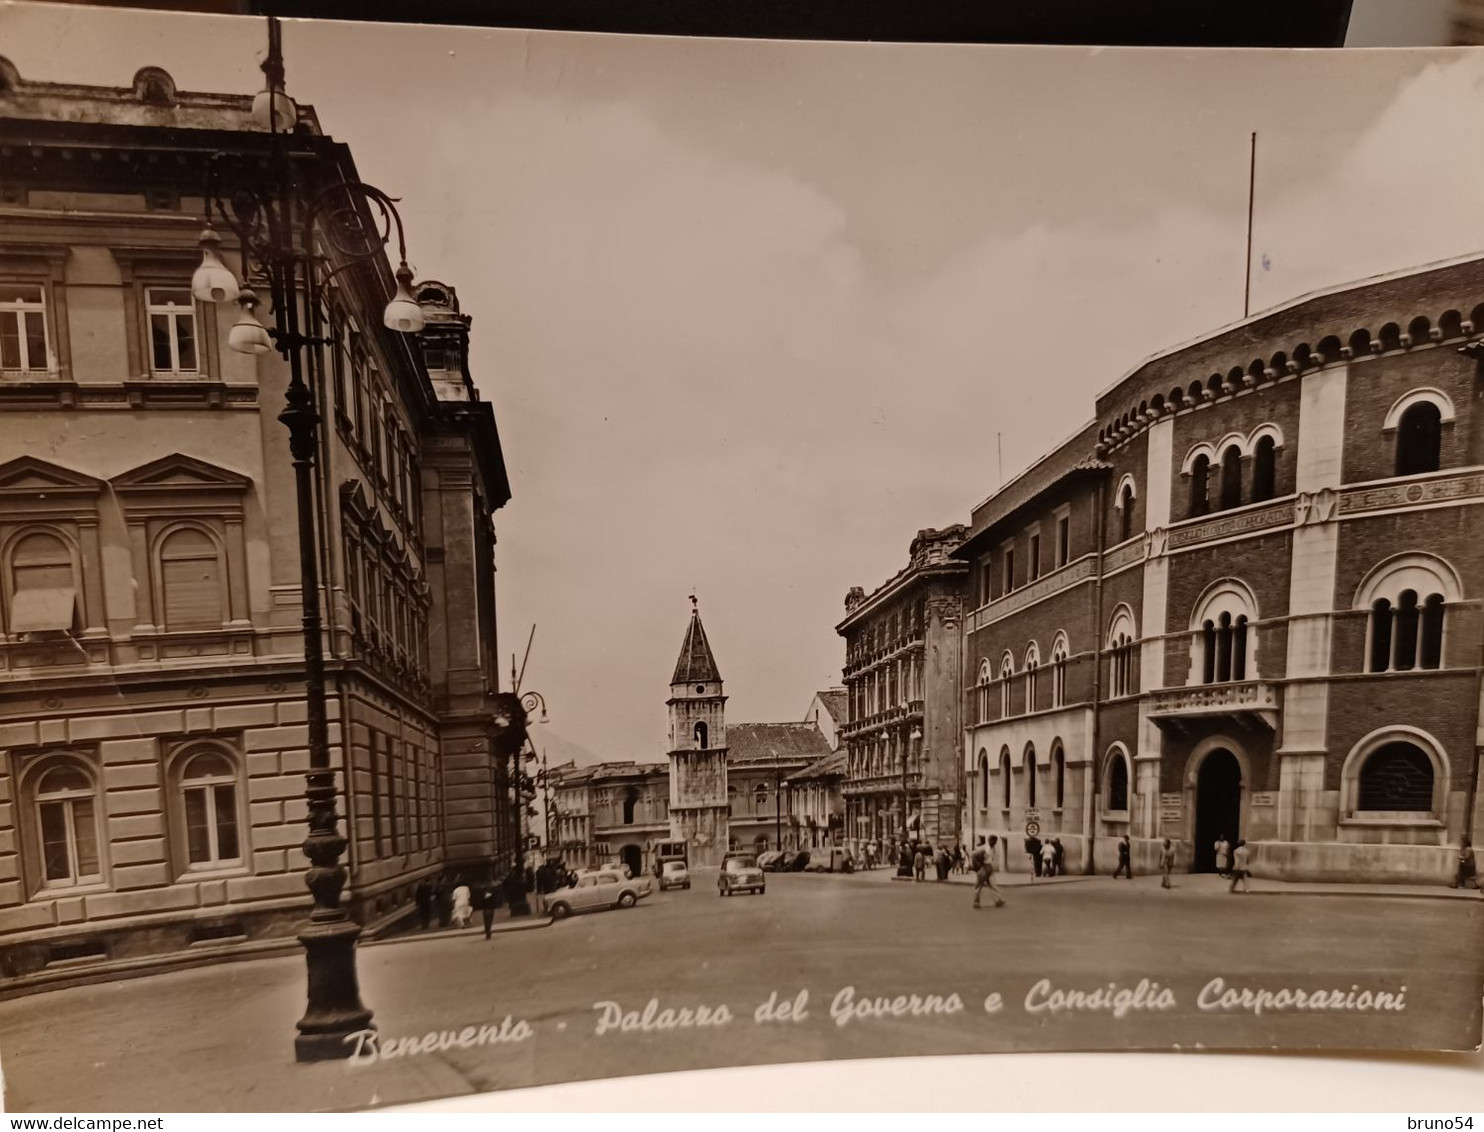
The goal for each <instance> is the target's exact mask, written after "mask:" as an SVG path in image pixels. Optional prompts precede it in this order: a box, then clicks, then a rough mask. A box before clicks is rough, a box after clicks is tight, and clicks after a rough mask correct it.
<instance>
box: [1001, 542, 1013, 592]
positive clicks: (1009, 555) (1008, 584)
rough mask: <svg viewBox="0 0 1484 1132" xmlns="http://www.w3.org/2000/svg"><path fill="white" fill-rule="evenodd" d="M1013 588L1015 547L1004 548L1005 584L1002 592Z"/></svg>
mask: <svg viewBox="0 0 1484 1132" xmlns="http://www.w3.org/2000/svg"><path fill="white" fill-rule="evenodd" d="M1014 588H1015V548H1014V547H1012V546H1007V547H1006V548H1005V585H1004V589H1003V592H1004V593H1009V592H1010V591H1011V590H1013V589H1014Z"/></svg>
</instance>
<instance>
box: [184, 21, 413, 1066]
mask: <svg viewBox="0 0 1484 1132" xmlns="http://www.w3.org/2000/svg"><path fill="white" fill-rule="evenodd" d="M263 73H264V74H265V75H266V76H267V80H268V84H267V87H266V88H265V89H264V90H263V91H262V92H261V93H259V94H258V96H257V97H256V98H255V99H254V101H253V108H252V118H253V122H254V124H255V125H257V126H258V127H259V128H260V129H262V130H266V131H267V132H268V134H269V155H268V160H267V162H266V163H264V162H262V161H261V160H260V159H259V158H258V157H256V156H245V155H244V156H243V157H242V158H240V159H236V160H235V161H234V159H233V157H231V156H230V155H227V154H223V153H218V154H216V155H214V156H213V158H212V160H211V162H210V165H209V172H208V179H207V186H206V194H205V196H206V230H205V231H204V232H202V234H201V266H200V267H198V268H197V269H196V272H195V275H194V276H193V277H192V279H191V292H192V294H193V295H194V296H195V297H196V299H198V300H199V301H200V302H203V303H211V304H215V303H227V302H236V303H237V304H238V306H239V308H240V309H241V315H240V317H239V318H238V320H237V324H236V325H235V326H233V327H232V329H231V331H230V333H229V334H228V336H227V344H228V345H229V346H230V347H231V348H232V349H233V350H236V351H238V352H239V353H244V354H266V353H268V352H269V351H270V350H276V351H277V352H278V353H279V354H280V355H281V356H282V357H283V358H284V360H285V361H287V362H288V364H289V385H288V391H287V394H286V398H285V399H286V401H287V406H286V407H285V409H284V410H283V412H282V413H280V414H279V418H278V419H279V420H280V421H282V422H283V423H284V425H286V426H287V427H288V430H289V450H290V452H291V453H292V455H293V463H294V484H295V499H296V503H297V507H298V520H299V589H300V596H301V602H302V608H303V626H304V684H305V696H306V700H307V716H308V732H309V771H308V774H307V775H306V778H307V786H306V789H305V792H304V794H305V799H306V801H307V803H308V809H309V835H308V838H307V839H306V840H305V842H304V854H305V856H307V857H308V858H309V861H310V867H309V869H308V871H307V873H306V876H305V883H306V884H307V885H308V887H309V891H310V893H311V894H312V896H313V898H314V907H313V910H312V911H311V912H310V915H309V923H308V924H307V925H305V927H304V929H303V930H302V931H301V932H300V933H299V942H300V943H302V944H303V945H304V954H305V962H306V965H307V967H308V975H309V986H308V1005H307V1007H306V1009H305V1012H304V1016H303V1017H302V1018H301V1019H300V1020H299V1022H298V1031H299V1033H298V1036H297V1037H296V1038H295V1040H294V1052H295V1056H296V1058H297V1059H298V1060H299V1061H325V1060H331V1059H337V1058H344V1057H349V1056H350V1055H351V1053H352V1052H353V1051H354V1048H355V1043H353V1042H350V1041H347V1038H348V1037H350V1036H351V1035H353V1034H354V1033H355V1032H357V1031H360V1030H366V1029H369V1028H371V1011H370V1010H368V1009H367V1008H366V1007H365V1006H364V1005H363V1004H362V1003H361V998H360V988H359V984H358V980H357V977H356V958H355V945H356V940H357V939H358V938H359V937H360V934H361V927H360V925H359V924H357V923H356V922H355V921H354V920H352V919H351V918H350V915H349V914H348V913H347V911H346V909H345V908H344V906H343V905H342V904H341V902H340V896H341V892H342V891H343V889H344V888H345V883H346V880H347V872H346V868H345V866H344V865H343V864H341V863H340V857H341V855H342V854H343V853H344V852H345V848H346V839H345V837H344V836H343V835H342V834H341V833H340V830H339V815H338V814H337V813H336V812H335V793H336V791H335V771H334V770H333V769H332V768H331V765H330V743H329V727H328V723H327V721H326V711H325V659H324V650H323V643H322V640H321V617H320V599H319V572H318V558H319V538H318V532H317V530H316V527H315V503H314V454H315V448H316V445H317V433H318V429H319V423H320V416H319V413H318V411H317V410H316V408H315V404H314V394H313V392H312V391H311V389H310V387H309V385H308V384H307V383H306V382H305V380H304V370H305V365H306V363H305V352H306V351H307V350H309V349H310V348H311V347H316V346H323V345H328V344H330V343H331V341H332V340H331V339H329V338H326V337H325V336H324V335H323V334H322V333H321V327H320V317H321V315H320V311H321V306H320V298H321V295H322V293H323V290H324V288H325V286H326V285H327V284H328V282H329V281H330V280H331V279H332V278H333V277H334V276H335V275H337V274H339V273H340V272H342V271H345V270H346V269H348V268H351V267H354V266H356V265H358V264H365V263H368V262H370V261H373V260H375V259H377V258H378V257H379V256H380V255H381V254H382V253H383V250H384V249H385V248H386V246H387V244H388V243H389V242H390V235H391V229H392V226H393V225H394V224H395V227H396V233H397V250H398V252H399V259H400V266H399V267H398V269H397V272H396V280H397V287H396V292H395V294H394V296H393V297H392V299H391V301H390V302H389V303H387V306H386V311H385V314H384V321H385V324H386V326H387V327H388V328H389V329H391V330H394V331H399V332H402V333H407V334H414V333H417V332H418V331H420V330H421V329H422V328H423V315H422V311H421V308H419V307H418V305H417V302H416V300H415V299H413V297H412V295H411V292H410V291H409V289H408V284H409V283H410V281H411V279H412V272H411V270H410V269H409V268H408V266H407V249H406V242H405V240H404V238H403V232H402V220H401V217H400V216H398V215H397V210H396V208H395V207H394V205H393V200H392V198H391V197H388V196H387V195H386V194H385V193H383V192H382V191H381V190H380V189H377V188H373V187H372V186H370V185H366V184H363V183H361V182H359V181H339V182H336V183H334V184H329V185H326V186H323V187H320V186H319V184H318V179H317V178H316V177H315V174H316V173H318V172H319V171H320V170H321V169H322V168H323V159H322V158H321V157H320V156H319V155H318V154H316V153H313V152H306V151H305V150H303V149H291V139H292V137H293V134H294V131H295V128H296V126H297V124H298V107H296V106H295V105H294V101H293V99H291V98H290V97H289V96H288V95H287V94H285V93H284V89H283V52H282V47H281V31H280V28H279V23H278V20H277V19H276V18H272V17H270V18H269V21H268V58H267V59H266V60H265V61H264V63H263ZM213 213H215V219H216V220H218V221H220V223H222V224H223V225H225V226H226V227H227V228H229V229H231V231H232V232H233V233H234V234H235V235H236V237H237V239H238V242H239V244H240V246H241V251H242V282H241V284H240V285H239V283H238V280H237V278H236V277H235V276H234V275H233V274H232V272H231V270H230V269H229V268H228V267H227V266H226V265H225V264H224V263H223V262H222V259H221V255H220V253H219V250H218V249H219V248H220V245H221V237H220V236H219V235H218V234H217V233H216V231H215V229H214V228H213V227H212V221H213ZM332 254H333V256H334V259H335V260H336V261H338V262H333V263H332V261H331V258H330V257H331V255H332ZM258 288H261V290H262V291H263V293H264V294H266V295H267V297H268V302H269V308H270V309H271V312H272V323H271V325H267V326H265V325H264V324H263V323H262V321H260V319H259V317H258V304H259V300H258V291H257V289H258ZM301 318H303V319H304V321H305V322H307V323H308V326H307V328H305V327H301V323H300V320H301Z"/></svg>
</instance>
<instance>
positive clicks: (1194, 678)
mask: <svg viewBox="0 0 1484 1132" xmlns="http://www.w3.org/2000/svg"><path fill="white" fill-rule="evenodd" d="M1256 620H1257V600H1256V598H1255V597H1253V595H1252V591H1251V589H1250V588H1249V587H1248V586H1247V585H1246V584H1245V583H1244V582H1240V581H1238V580H1237V579H1235V578H1223V579H1222V580H1221V581H1219V582H1216V583H1214V584H1212V585H1211V586H1209V587H1208V588H1207V589H1206V592H1205V593H1204V594H1202V595H1201V599H1200V601H1198V602H1197V603H1196V608H1195V615H1194V616H1193V617H1192V618H1191V634H1192V643H1191V665H1190V674H1189V677H1188V679H1187V683H1189V684H1224V683H1227V682H1228V681H1243V680H1255V679H1257V669H1256V664H1255V657H1256V655H1257V643H1256V635H1255V632H1254V630H1253V628H1252V625H1253V623H1254V622H1255V621H1256Z"/></svg>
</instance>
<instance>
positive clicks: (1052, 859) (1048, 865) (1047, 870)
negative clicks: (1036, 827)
mask: <svg viewBox="0 0 1484 1132" xmlns="http://www.w3.org/2000/svg"><path fill="white" fill-rule="evenodd" d="M1041 875H1042V876H1043V877H1054V876H1055V875H1056V846H1055V845H1053V844H1052V843H1051V842H1050V841H1043V842H1041Z"/></svg>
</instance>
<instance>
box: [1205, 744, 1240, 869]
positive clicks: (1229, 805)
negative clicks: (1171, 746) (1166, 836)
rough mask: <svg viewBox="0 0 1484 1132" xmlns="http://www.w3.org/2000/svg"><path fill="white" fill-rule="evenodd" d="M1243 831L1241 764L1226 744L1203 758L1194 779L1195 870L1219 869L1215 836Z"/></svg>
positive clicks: (1237, 834) (1232, 836)
mask: <svg viewBox="0 0 1484 1132" xmlns="http://www.w3.org/2000/svg"><path fill="white" fill-rule="evenodd" d="M1241 835H1242V764H1241V763H1239V762H1238V761H1237V756H1236V755H1234V754H1232V753H1231V752H1230V751H1229V750H1227V749H1226V748H1225V747H1218V748H1216V749H1215V750H1214V751H1211V752H1209V753H1208V754H1207V755H1206V757H1205V758H1204V759H1202V760H1201V766H1200V770H1199V771H1197V772H1196V780H1195V871H1196V872H1198V873H1212V872H1215V871H1216V839H1217V838H1219V837H1224V838H1226V839H1227V841H1229V842H1231V844H1232V845H1233V846H1235V845H1236V843H1237V838H1238V837H1240V836H1241Z"/></svg>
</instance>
